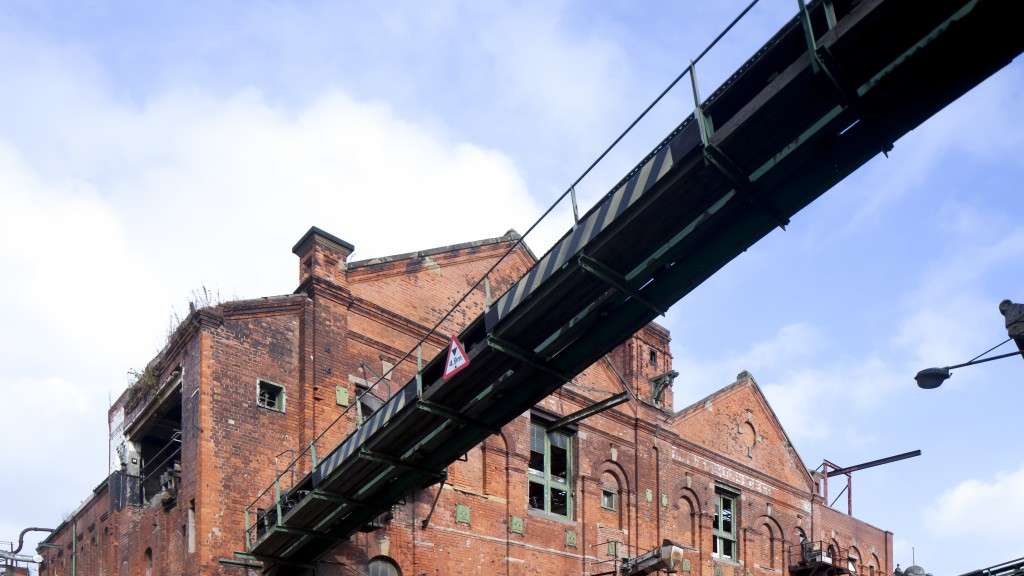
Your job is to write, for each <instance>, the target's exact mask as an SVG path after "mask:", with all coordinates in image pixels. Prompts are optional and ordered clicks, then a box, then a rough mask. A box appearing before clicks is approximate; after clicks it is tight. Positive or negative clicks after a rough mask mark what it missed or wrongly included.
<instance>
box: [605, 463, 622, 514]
mask: <svg viewBox="0 0 1024 576" xmlns="http://www.w3.org/2000/svg"><path fill="white" fill-rule="evenodd" d="M601 508H604V509H605V510H612V511H615V510H618V509H619V481H618V480H617V479H616V478H615V476H612V475H611V473H609V472H605V473H604V474H602V475H601Z"/></svg>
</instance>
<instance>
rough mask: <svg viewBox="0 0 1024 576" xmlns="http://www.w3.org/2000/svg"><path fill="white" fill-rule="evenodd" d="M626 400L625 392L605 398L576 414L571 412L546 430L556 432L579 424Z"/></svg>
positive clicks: (627, 395)
mask: <svg viewBox="0 0 1024 576" xmlns="http://www.w3.org/2000/svg"><path fill="white" fill-rule="evenodd" d="M628 400H629V394H627V393H626V392H619V393H618V394H616V395H614V396H611V397H609V398H605V399H604V400H601V401H599V402H594V403H593V404H591V405H590V406H587V407H585V408H582V409H580V410H577V411H576V412H573V413H572V414H569V415H568V416H566V417H564V418H561V419H559V420H556V421H555V422H554V423H552V424H551V425H550V426H548V430H549V431H551V430H558V429H559V428H564V427H565V426H568V425H570V424H575V423H576V422H579V421H580V420H583V419H584V418H589V417H591V416H593V415H594V414H598V413H600V412H604V411H605V410H608V409H609V408H614V407H615V406H618V405H619V404H622V403H623V402H627V401H628Z"/></svg>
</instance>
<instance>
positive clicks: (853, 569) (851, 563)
mask: <svg viewBox="0 0 1024 576" xmlns="http://www.w3.org/2000/svg"><path fill="white" fill-rule="evenodd" d="M846 569H847V570H849V571H850V574H857V571H858V570H859V569H860V550H857V548H856V547H854V546H851V547H850V552H849V553H848V554H847V558H846Z"/></svg>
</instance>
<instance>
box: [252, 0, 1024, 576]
mask: <svg viewBox="0 0 1024 576" xmlns="http://www.w3.org/2000/svg"><path fill="white" fill-rule="evenodd" d="M1022 15H1024V2H1020V1H1018V0H928V1H927V2H914V1H909V0H860V1H856V0H832V1H827V0H819V1H814V2H810V3H809V4H807V5H803V4H802V3H800V4H798V5H797V15H796V16H795V17H794V18H793V19H792V20H790V21H789V22H788V23H786V24H785V25H784V26H783V27H782V29H781V30H779V31H778V33H776V34H775V36H774V37H772V38H771V39H770V40H769V41H768V42H767V43H766V44H765V45H764V46H763V47H762V48H761V49H759V50H758V51H757V52H756V53H755V54H754V55H753V56H752V57H751V58H750V59H749V60H747V61H746V62H745V63H744V64H743V65H742V66H741V67H740V69H739V70H738V71H736V72H735V73H734V74H733V75H732V76H731V77H730V78H729V79H728V80H727V81H726V82H725V83H724V84H723V85H722V86H721V87H720V88H718V90H716V91H715V92H714V93H713V94H711V96H710V97H708V98H707V99H706V100H702V99H701V98H700V97H699V95H698V90H697V82H696V77H695V73H694V69H693V66H692V65H691V67H690V70H689V75H690V80H691V87H692V89H693V94H694V102H695V110H694V112H693V113H692V114H691V115H689V116H688V117H687V118H686V119H684V120H683V122H682V123H681V124H679V126H677V127H676V128H675V129H674V130H672V132H671V133H670V134H669V135H668V137H667V138H665V139H664V140H663V141H662V142H661V143H660V144H659V145H658V146H657V147H655V149H654V150H652V151H651V153H650V154H648V155H647V157H646V158H644V159H643V160H642V161H641V162H640V163H639V164H638V165H637V166H636V167H635V168H634V169H633V170H632V171H630V172H629V173H628V174H627V175H626V176H625V177H624V178H623V179H622V180H621V181H620V182H619V183H618V184H617V185H616V186H615V187H614V188H613V189H612V190H611V191H610V192H609V193H608V194H606V195H605V196H604V197H603V198H602V199H601V200H600V201H599V202H598V203H597V204H596V205H595V206H594V207H593V208H591V209H590V211H589V212H587V213H586V214H584V215H583V216H582V217H580V219H579V222H578V224H577V225H575V226H574V227H573V228H572V229H570V230H569V231H568V232H567V233H566V234H565V235H564V236H563V237H562V238H561V239H560V240H559V241H558V242H557V243H556V244H555V245H554V246H553V247H552V248H551V250H549V251H548V252H547V253H546V254H545V255H544V256H543V257H542V258H541V259H540V260H539V261H538V262H537V263H536V264H535V265H534V266H533V268H532V269H531V270H530V271H529V272H528V273H527V274H526V275H525V276H524V277H523V278H521V279H520V280H519V282H518V283H516V284H515V285H513V286H512V287H511V288H510V289H509V290H508V291H507V292H506V293H505V294H504V295H503V296H501V297H500V298H499V299H498V300H496V301H495V302H494V303H493V305H492V306H491V307H490V308H489V310H488V311H487V312H486V313H485V314H483V315H481V316H479V317H477V318H476V319H475V320H474V321H473V322H471V323H470V324H469V326H468V327H467V328H466V329H465V330H463V331H462V333H461V334H459V335H458V337H459V339H460V341H461V342H462V343H463V344H464V346H465V348H466V350H467V353H468V355H469V357H470V359H471V362H470V364H469V366H468V367H467V368H465V369H464V370H461V371H460V372H458V373H457V374H456V375H455V376H453V377H451V378H450V379H448V380H445V379H443V378H442V370H443V367H442V364H443V363H444V360H445V358H444V356H445V353H444V351H442V352H441V354H440V355H438V356H437V357H435V358H433V359H432V360H431V361H430V362H428V363H427V364H425V365H424V366H423V367H422V369H421V370H420V371H418V373H417V376H416V377H415V378H413V379H412V380H411V381H409V382H408V383H407V384H406V385H405V386H404V387H402V388H401V389H400V390H398V391H397V392H396V393H395V394H394V395H392V396H391V397H390V398H388V399H387V400H386V402H385V403H384V404H383V405H382V406H381V407H380V408H379V409H378V410H377V411H376V412H374V413H373V414H372V416H370V417H369V418H368V419H367V420H365V421H364V422H363V424H362V425H361V426H360V427H358V428H357V429H356V430H355V431H354V432H353V433H352V434H351V435H349V436H348V437H347V438H346V439H345V440H344V441H343V442H341V443H340V445H338V446H336V447H334V448H333V450H332V451H331V452H329V453H327V454H325V455H322V456H323V457H322V458H321V459H317V456H316V451H315V450H313V451H312V452H313V453H312V454H310V455H308V456H307V458H309V459H311V460H312V462H311V463H310V464H309V469H311V472H310V473H309V474H306V475H305V476H304V477H303V478H302V479H301V480H300V481H298V482H296V483H295V485H294V486H290V487H288V488H287V489H282V488H281V486H280V482H277V483H275V485H274V486H272V487H271V488H269V489H268V491H267V492H265V494H271V495H272V500H270V504H269V505H268V504H266V503H264V504H263V505H259V504H256V505H254V506H253V507H252V508H251V509H248V510H246V545H247V548H248V550H247V552H248V554H250V555H252V556H253V557H255V558H258V559H259V560H261V561H262V563H263V567H264V570H266V571H270V572H273V571H275V570H277V571H280V569H282V568H284V567H288V566H301V565H310V564H312V563H313V562H315V560H316V559H317V558H318V557H320V556H321V555H323V554H324V553H325V552H327V551H328V550H330V549H331V548H333V547H334V546H335V545H336V544H337V543H338V542H339V541H340V540H343V539H345V538H347V537H349V536H350V535H351V534H352V533H354V532H355V531H356V530H358V529H359V528H360V527H362V526H364V525H366V524H367V523H368V522H370V521H372V520H373V519H374V518H375V517H377V516H378V515H379V514H381V513H382V512H384V511H386V510H388V509H389V507H390V506H392V505H393V504H395V503H396V502H398V501H399V500H400V499H402V498H403V497H404V496H406V495H407V494H409V493H410V492H411V491H413V490H415V489H418V488H421V487H424V486H428V485H430V484H433V483H435V482H437V481H438V480H439V479H440V478H442V477H443V474H444V471H445V469H446V467H447V466H448V465H449V464H451V463H452V462H454V461H455V460H456V459H458V458H459V457H460V456H461V455H462V454H464V453H465V452H466V451H467V450H469V449H470V448H472V447H473V446H475V445H476V444H478V443H480V442H481V441H482V440H484V439H485V438H486V437H487V436H488V435H490V434H492V433H495V432H496V431H498V430H499V429H500V428H501V427H502V426H503V425H505V424H507V423H508V422H510V421H512V420H513V419H514V418H516V417H517V416H518V415H520V414H522V413H523V412H524V411H526V410H528V409H529V408H530V407H531V406H533V405H534V404H536V403H537V402H539V401H540V400H541V399H543V398H544V397H545V396H547V395H549V394H551V393H552V392H553V391H554V390H556V389H557V388H558V387H560V386H562V385H563V384H565V383H566V382H567V381H568V380H569V379H570V378H572V377H573V376H574V375H576V374H578V373H579V372H580V371H582V370H583V369H584V368H586V367H587V366H589V365H591V364H593V363H594V362H595V361H597V360H599V359H600V358H601V357H602V355H604V354H606V353H607V352H609V351H610V350H611V349H612V348H613V347H615V346H616V345H618V344H619V343H620V342H622V341H624V340H625V339H626V338H628V337H629V336H630V335H631V334H633V333H634V332H636V331H637V330H639V329H640V328H641V327H643V326H644V325H645V324H647V323H648V322H650V321H651V320H653V319H654V318H655V317H656V316H658V315H659V314H660V313H661V312H662V311H664V310H666V309H667V308H668V307H669V306H671V305H672V304H673V303H675V302H676V301H678V300H679V299H680V298H682V297H683V296H685V295H686V294H687V293H688V292H690V291H691V290H693V289H694V288H695V287H696V286H698V285H699V284H700V283H701V282H703V281H704V280H706V279H707V278H708V277H710V276H711V275H712V274H714V273H715V272H716V271H717V270H718V269H719V268H721V267H722V266H724V265H725V264H726V263H727V262H729V261H730V260H732V259H733V258H735V257H736V256H737V255H739V254H740V253H741V252H743V251H745V250H746V249H747V248H749V247H750V246H751V245H753V244H754V243H755V242H757V241H758V240H759V239H761V238H762V237H764V236H765V235H766V234H768V232H770V231H771V230H772V229H774V228H775V227H777V226H780V225H784V224H785V223H787V222H788V219H789V218H790V217H791V216H793V215H794V214H796V213H797V212H798V211H799V210H801V209H802V208H804V207H805V206H807V205H808V204H809V203H810V202H811V201H813V200H814V199H815V198H817V197H818V196H820V195H821V194H822V193H824V192H825V191H826V190H828V189H829V188H830V187H832V186H833V185H835V184H836V183H837V182H839V181H840V180H842V179H843V178H845V177H846V176H847V175H849V174H850V173H851V172H853V171H854V170H856V169H857V168H858V167H859V166H861V165H862V164H864V163H865V162H867V161H868V160H869V159H870V158H872V157H873V156H875V155H876V154H877V153H878V152H880V151H887V150H888V149H889V148H890V147H891V143H892V142H894V141H895V140H897V139H898V138H899V137H901V136H902V135H904V134H906V133H907V132H908V131H910V130H912V129H913V128H914V127H916V126H918V125H919V124H920V123H922V122H923V121H924V120H926V119H927V118H929V117H930V116H932V115H933V114H935V113H936V112H937V111H939V110H940V109H941V108H943V107H944V106H946V105H947V104H949V103H950V102H952V101H953V100H955V99H956V98H958V97H959V96H961V95H962V94H964V93H965V92H967V91H968V90H970V89H971V88H972V87H974V86H975V85H977V84H978V83H980V82H981V81H983V80H984V79H985V78H987V77H988V76H990V75H991V74H993V73H994V72H996V71H997V70H999V69H1000V68H1002V67H1003V66H1005V65H1006V64H1007V63H1009V62H1010V61H1011V60H1012V59H1013V58H1014V57H1015V56H1017V55H1018V54H1019V53H1020V52H1021V50H1022V44H1024V34H1022V33H1021V32H1020V29H1019V23H1020V22H1022V21H1024V19H1022ZM894 161H898V160H894ZM280 478H281V477H280V476H279V479H280ZM256 506H259V507H260V508H261V509H260V510H257V509H256Z"/></svg>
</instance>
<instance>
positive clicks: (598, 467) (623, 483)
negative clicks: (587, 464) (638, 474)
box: [591, 460, 633, 492]
mask: <svg viewBox="0 0 1024 576" xmlns="http://www.w3.org/2000/svg"><path fill="white" fill-rule="evenodd" d="M605 472H610V473H611V474H612V475H613V476H615V478H616V480H618V481H619V487H620V488H621V489H622V490H623V492H632V491H633V490H632V487H631V486H630V482H629V474H627V473H626V469H625V468H623V467H622V465H621V464H619V463H618V462H616V461H614V460H602V461H600V462H598V463H596V464H595V465H594V467H593V468H592V469H591V477H593V478H597V479H599V480H600V478H601V475H602V474H604V473H605Z"/></svg>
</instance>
